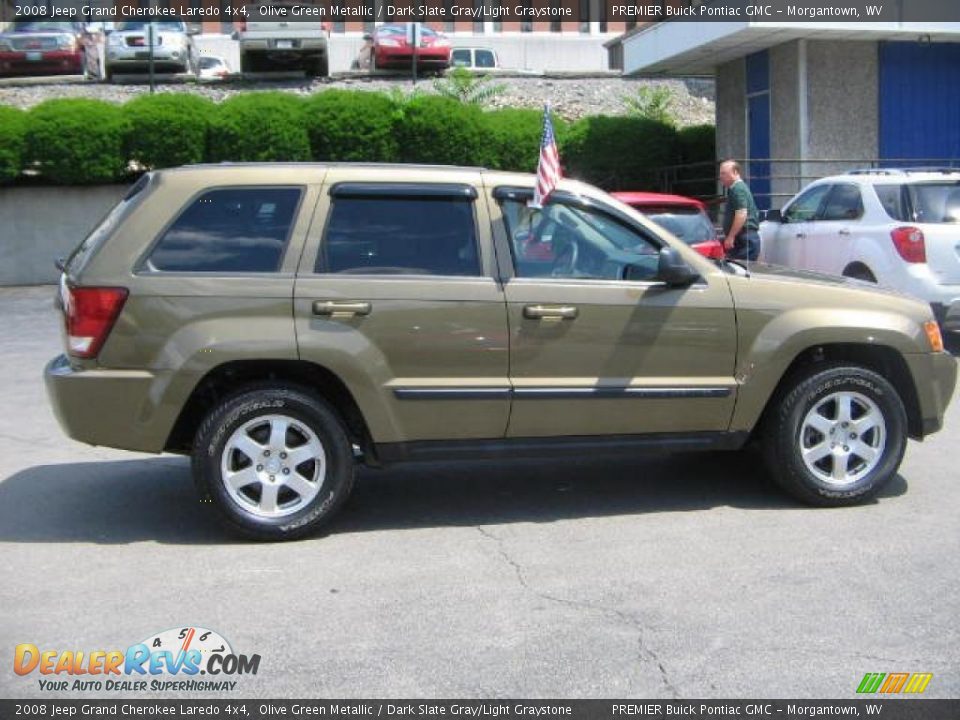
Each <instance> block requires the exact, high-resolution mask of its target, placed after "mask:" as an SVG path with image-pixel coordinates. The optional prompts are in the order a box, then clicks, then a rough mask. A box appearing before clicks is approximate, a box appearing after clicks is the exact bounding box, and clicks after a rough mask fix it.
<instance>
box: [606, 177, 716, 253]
mask: <svg viewBox="0 0 960 720" xmlns="http://www.w3.org/2000/svg"><path fill="white" fill-rule="evenodd" d="M611 194H612V195H613V197H615V198H617V200H619V201H620V202H623V203H626V204H627V205H629V206H630V207H632V208H634V209H635V210H639V211H640V212H642V213H643V214H644V215H646V216H647V217H648V218H650V219H651V220H653V222H655V223H657V225H659V226H660V227H662V228H664V229H665V230H669V231H670V232H672V233H673V234H674V235H676V236H677V237H678V238H680V239H681V240H683V241H684V242H685V243H686V244H687V245H689V246H690V247H692V248H693V249H694V250H696V251H697V252H698V253H700V254H701V255H703V256H704V257H708V258H712V259H714V260H722V259H723V258H724V252H723V243H722V242H720V240H719V236H718V235H717V230H716V229H715V228H714V227H713V223H711V222H710V216H709V215H707V206H706V205H705V204H704V203H702V202H701V201H700V200H697V199H696V198H689V197H684V196H682V195H670V194H667V193H653V192H615V193H611Z"/></svg>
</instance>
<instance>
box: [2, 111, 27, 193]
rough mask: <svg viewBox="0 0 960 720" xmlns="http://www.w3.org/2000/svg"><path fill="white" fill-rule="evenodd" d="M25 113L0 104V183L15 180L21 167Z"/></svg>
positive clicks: (25, 123) (25, 129)
mask: <svg viewBox="0 0 960 720" xmlns="http://www.w3.org/2000/svg"><path fill="white" fill-rule="evenodd" d="M26 132H27V114H26V113H25V112H23V111H22V110H18V109H17V108H12V107H7V106H5V105H0V183H7V182H12V181H13V180H16V179H17V177H18V176H19V175H20V170H21V169H22V168H23V142H24V136H25V135H26Z"/></svg>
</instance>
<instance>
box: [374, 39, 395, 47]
mask: <svg viewBox="0 0 960 720" xmlns="http://www.w3.org/2000/svg"><path fill="white" fill-rule="evenodd" d="M377 44H378V45H381V46H383V47H400V41H399V40H394V39H393V38H383V40H380V41H379V42H378V43H377Z"/></svg>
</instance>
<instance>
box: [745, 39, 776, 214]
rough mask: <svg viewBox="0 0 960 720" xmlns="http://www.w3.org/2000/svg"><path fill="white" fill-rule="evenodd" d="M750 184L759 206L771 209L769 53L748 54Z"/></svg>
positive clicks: (764, 51) (748, 178) (748, 175)
mask: <svg viewBox="0 0 960 720" xmlns="http://www.w3.org/2000/svg"><path fill="white" fill-rule="evenodd" d="M747 147H748V157H747V160H748V163H747V169H746V172H747V177H746V180H747V183H748V184H749V185H750V190H751V191H752V192H753V198H754V200H755V201H756V203H757V207H758V208H760V209H762V210H768V209H769V208H770V162H769V158H770V55H769V53H768V52H767V51H766V50H763V51H761V52H757V53H753V54H752V55H748V56H747Z"/></svg>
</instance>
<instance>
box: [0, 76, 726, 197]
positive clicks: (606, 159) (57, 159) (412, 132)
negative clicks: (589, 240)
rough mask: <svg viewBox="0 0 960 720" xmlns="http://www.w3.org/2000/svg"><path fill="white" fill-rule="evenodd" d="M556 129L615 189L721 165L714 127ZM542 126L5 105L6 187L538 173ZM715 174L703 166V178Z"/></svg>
mask: <svg viewBox="0 0 960 720" xmlns="http://www.w3.org/2000/svg"><path fill="white" fill-rule="evenodd" d="M553 122H554V130H555V132H556V135H557V142H558V145H559V147H560V156H561V160H562V162H563V164H564V169H565V174H566V175H567V176H569V177H575V178H579V179H582V180H586V181H587V182H591V183H593V184H595V185H598V186H600V187H602V188H605V189H608V190H620V189H631V190H644V189H656V188H657V182H656V180H657V178H656V175H655V171H656V169H657V168H660V167H663V166H668V165H677V164H683V163H693V162H703V161H709V162H710V163H711V164H712V163H713V161H714V160H715V158H714V154H715V135H714V129H713V127H712V126H696V127H691V128H684V129H681V130H676V129H675V128H673V127H671V126H670V125H666V124H664V123H660V122H657V121H654V120H650V119H645V118H640V117H610V116H594V117H588V118H584V119H582V120H579V121H577V122H575V123H573V124H572V125H568V124H567V123H565V122H564V121H563V120H561V119H560V118H559V117H557V116H556V115H554V117H553ZM542 123H543V116H542V113H541V112H540V111H539V110H523V109H504V110H496V111H490V112H484V111H483V110H481V109H480V108H479V107H477V106H475V105H471V104H464V103H460V102H457V101H455V100H451V99H449V98H443V97H438V96H436V95H417V96H415V97H413V98H411V99H406V98H404V99H400V98H398V97H395V96H391V95H386V94H383V93H373V92H365V91H348V90H328V91H326V92H322V93H319V94H317V95H314V96H312V97H310V98H309V99H306V100H305V99H303V98H301V97H300V96H297V95H293V94H290V93H281V92H254V93H244V94H240V95H236V96H234V97H232V98H230V99H229V100H226V101H224V102H223V103H221V104H220V105H215V104H213V103H211V102H209V101H207V100H205V99H202V98H198V97H196V96H193V95H187V94H179V93H163V94H158V95H146V96H142V97H139V98H137V99H135V100H131V101H130V102H128V103H127V104H126V105H123V106H116V105H110V104H108V103H103V102H100V101H95V100H50V101H47V102H44V103H42V104H40V105H38V106H36V107H35V108H34V109H33V110H31V111H30V112H29V113H26V114H24V113H22V112H20V111H18V110H14V109H11V108H2V107H0V182H10V181H11V180H13V179H15V178H17V177H18V176H20V174H21V172H22V171H23V170H28V171H31V172H39V174H40V176H41V179H45V180H47V181H49V182H53V183H72V184H90V183H105V182H112V181H115V180H117V179H120V178H122V177H124V176H125V175H126V174H127V172H128V167H130V162H131V161H134V162H135V163H137V164H139V165H141V166H144V167H148V168H161V167H171V166H176V165H183V164H189V163H198V162H204V161H207V162H221V161H233V162H245V161H298V160H310V159H314V160H320V161H326V160H331V161H366V162H419V163H436V164H442V165H473V166H486V167H491V168H496V169H502V170H514V171H521V172H534V171H535V170H536V166H537V158H538V155H539V144H540V132H541V129H542ZM712 171H713V168H712V167H704V169H702V170H701V169H699V168H698V169H697V171H696V172H695V173H694V174H699V175H700V176H703V175H705V174H710V175H711V176H712ZM686 177H687V176H686V175H683V176H682V178H681V179H683V178H686ZM691 178H692V176H691ZM688 179H690V178H688ZM713 188H714V184H713V181H712V179H711V180H710V181H700V182H698V183H693V184H691V185H690V187H686V186H681V187H678V188H677V189H678V191H679V192H684V193H686V194H695V195H700V194H702V195H709V194H712V192H713Z"/></svg>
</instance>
